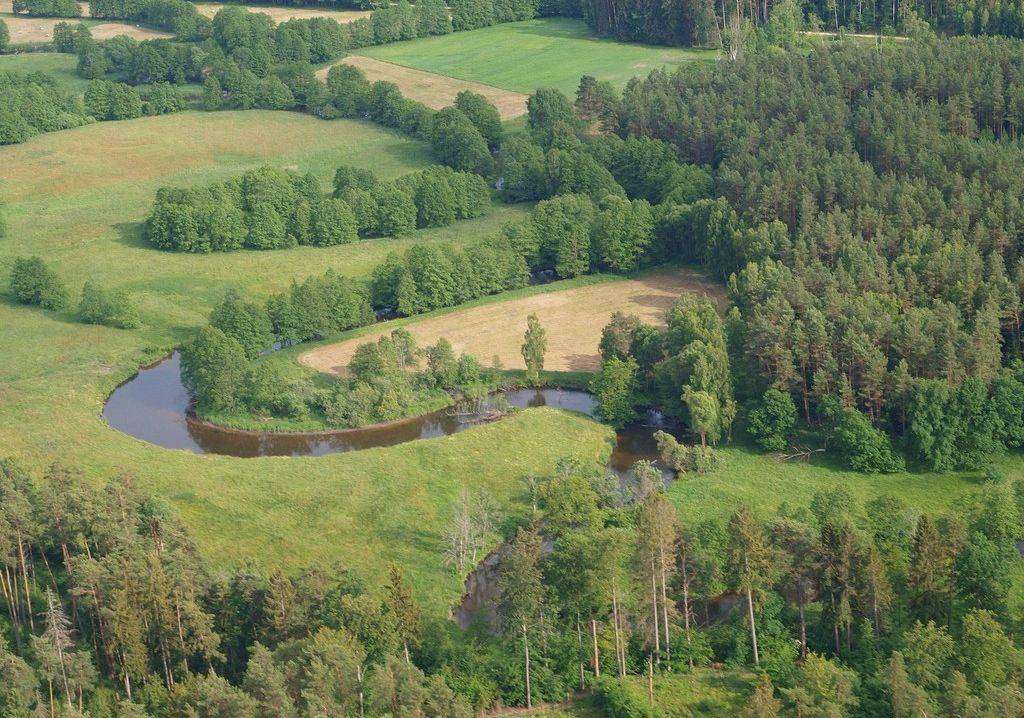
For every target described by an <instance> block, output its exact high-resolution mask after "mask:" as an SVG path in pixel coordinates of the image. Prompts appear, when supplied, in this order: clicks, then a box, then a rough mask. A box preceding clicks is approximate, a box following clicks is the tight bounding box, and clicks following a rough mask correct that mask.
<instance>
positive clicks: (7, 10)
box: [0, 0, 173, 45]
mask: <svg viewBox="0 0 1024 718" xmlns="http://www.w3.org/2000/svg"><path fill="white" fill-rule="evenodd" d="M79 4H80V5H81V6H82V15H83V17H81V18H53V17H28V16H27V15H15V14H14V12H13V8H12V2H11V0H0V19H2V20H3V21H4V22H5V23H7V30H8V31H9V32H10V34H11V44H12V45H24V44H28V43H37V42H50V41H51V40H52V39H53V28H54V26H55V25H56V24H57V23H59V22H68V23H71V24H72V25H75V24H78V23H81V24H84V25H87V26H88V27H89V32H91V33H92V36H93V37H94V38H95V39H97V40H109V39H110V38H112V37H114V36H115V35H128V36H130V37H134V38H135V39H136V40H152V39H154V38H159V37H172V36H173V35H172V34H171V33H169V32H163V31H161V30H154V29H152V28H148V27H142V26H140V25H134V24H132V23H126V22H108V21H105V20H91V19H89V5H88V3H79Z"/></svg>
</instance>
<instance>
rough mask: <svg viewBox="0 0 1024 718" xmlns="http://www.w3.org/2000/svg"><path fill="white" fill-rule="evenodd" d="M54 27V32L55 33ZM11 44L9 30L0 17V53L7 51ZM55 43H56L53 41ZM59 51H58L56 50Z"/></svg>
mask: <svg viewBox="0 0 1024 718" xmlns="http://www.w3.org/2000/svg"><path fill="white" fill-rule="evenodd" d="M56 32H57V31H56V28H55V29H54V34H55V35H56ZM10 44H11V32H10V30H8V29H7V23H6V22H4V21H3V20H2V19H0V53H3V52H7V48H8V46H9V45H10ZM55 44H56V43H55ZM58 52H59V51H58Z"/></svg>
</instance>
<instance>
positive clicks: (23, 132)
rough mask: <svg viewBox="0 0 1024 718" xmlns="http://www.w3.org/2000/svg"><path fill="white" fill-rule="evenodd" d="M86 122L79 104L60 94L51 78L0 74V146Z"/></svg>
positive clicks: (72, 98)
mask: <svg viewBox="0 0 1024 718" xmlns="http://www.w3.org/2000/svg"><path fill="white" fill-rule="evenodd" d="M87 122H89V118H88V116H87V114H86V110H85V108H84V107H83V106H82V103H81V101H80V100H78V98H75V97H70V96H68V95H65V94H64V93H63V92H62V91H60V90H59V89H58V88H57V85H56V82H55V81H54V80H53V78H50V77H47V76H46V75H43V74H40V73H37V74H32V75H16V74H14V73H7V72H0V145H9V144H15V143H17V142H24V141H25V140H27V139H28V138H29V137H33V136H34V135H37V134H39V133H40V132H53V131H55V130H66V129H69V128H71V127H78V126H79V125H84V124H85V123H87Z"/></svg>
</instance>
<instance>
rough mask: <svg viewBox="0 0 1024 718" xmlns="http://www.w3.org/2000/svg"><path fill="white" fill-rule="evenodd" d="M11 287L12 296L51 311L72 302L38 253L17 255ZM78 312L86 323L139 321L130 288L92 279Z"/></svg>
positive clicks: (119, 324)
mask: <svg viewBox="0 0 1024 718" xmlns="http://www.w3.org/2000/svg"><path fill="white" fill-rule="evenodd" d="M0 236H2V234H0ZM8 287H9V291H10V294H11V296H12V297H14V299H15V301H17V302H19V303H21V304H27V305H30V306H36V307H41V308H42V309H48V310H51V311H64V310H66V309H68V308H69V307H70V304H71V294H70V292H69V291H68V289H67V287H66V286H65V284H64V282H63V280H61V278H60V277H59V276H58V275H57V273H56V272H54V271H53V270H52V269H50V268H49V267H47V266H46V264H45V263H44V262H43V260H41V259H40V258H39V257H26V258H18V259H15V260H14V264H13V265H12V266H11V276H10V284H9V285H8ZM76 316H77V318H78V319H79V321H82V322H85V323H86V324H106V325H107V326H111V327H118V328H120V329H132V328H135V327H137V326H139V324H140V319H139V313H138V310H137V309H136V308H135V305H134V303H133V302H132V299H131V297H130V296H129V295H128V293H127V292H125V291H124V290H121V289H113V290H109V289H104V288H102V287H98V286H96V285H94V284H92V283H90V282H86V283H85V286H84V287H83V288H82V298H81V300H80V301H79V303H78V308H77V311H76Z"/></svg>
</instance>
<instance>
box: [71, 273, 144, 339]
mask: <svg viewBox="0 0 1024 718" xmlns="http://www.w3.org/2000/svg"><path fill="white" fill-rule="evenodd" d="M78 319H79V321H82V322H85V323H86V324H105V325H107V326H108V327H117V328H118V329H135V328H136V327H138V326H139V325H140V324H141V323H142V320H141V319H140V317H139V311H138V309H136V307H135V304H134V303H133V302H132V298H131V296H130V295H129V294H128V292H127V291H126V290H124V289H103V288H101V287H97V286H96V285H94V284H92V283H91V282H86V283H85V286H84V287H82V299H81V301H80V302H79V303H78Z"/></svg>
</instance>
